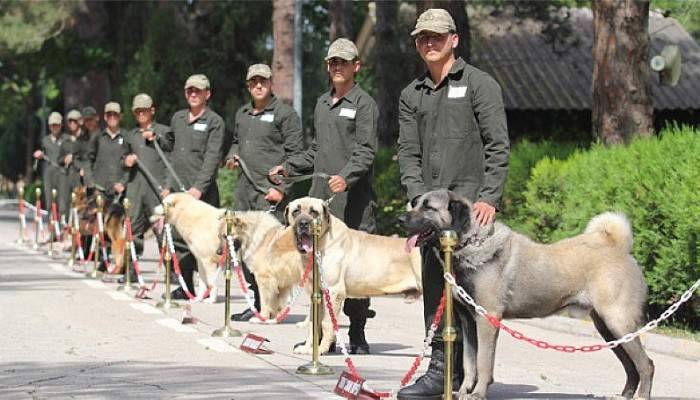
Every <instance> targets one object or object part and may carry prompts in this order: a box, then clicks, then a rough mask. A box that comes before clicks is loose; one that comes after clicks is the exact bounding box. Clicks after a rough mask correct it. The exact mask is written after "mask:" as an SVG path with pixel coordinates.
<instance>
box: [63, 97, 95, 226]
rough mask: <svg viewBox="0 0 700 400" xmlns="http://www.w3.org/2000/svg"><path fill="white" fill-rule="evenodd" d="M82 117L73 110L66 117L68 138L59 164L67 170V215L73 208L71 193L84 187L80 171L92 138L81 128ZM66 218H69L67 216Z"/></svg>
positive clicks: (65, 206) (64, 199)
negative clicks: (79, 187) (77, 188)
mask: <svg viewBox="0 0 700 400" xmlns="http://www.w3.org/2000/svg"><path fill="white" fill-rule="evenodd" d="M81 118H82V115H81V114H80V111H78V110H71V111H69V112H68V114H67V115H66V120H67V121H68V122H67V125H68V135H69V136H68V138H67V140H66V141H65V142H64V143H63V146H61V156H60V157H59V160H58V163H59V164H60V165H61V166H63V167H65V168H66V169H67V171H66V173H67V174H68V176H67V178H66V192H65V193H63V194H62V197H63V198H62V199H61V203H62V204H63V211H64V212H65V213H66V214H67V213H68V212H69V210H70V207H71V193H73V190H75V188H76V187H78V186H82V179H81V176H80V170H81V169H82V168H83V163H84V162H85V150H86V149H87V146H88V141H89V140H90V137H89V136H88V134H87V133H86V132H85V131H83V129H82V128H81V126H80V120H81ZM66 218H68V216H67V215H66Z"/></svg>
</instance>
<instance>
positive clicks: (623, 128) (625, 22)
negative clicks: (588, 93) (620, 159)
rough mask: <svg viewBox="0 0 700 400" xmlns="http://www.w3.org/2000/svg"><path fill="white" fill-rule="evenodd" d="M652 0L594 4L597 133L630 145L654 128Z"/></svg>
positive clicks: (609, 141) (606, 0)
mask: <svg viewBox="0 0 700 400" xmlns="http://www.w3.org/2000/svg"><path fill="white" fill-rule="evenodd" d="M648 58H649V1H642V0H594V1H593V98H592V100H593V101H592V126H593V135H594V136H596V137H599V138H601V139H602V140H603V142H604V143H606V144H617V143H628V142H629V141H630V140H631V139H632V138H633V137H634V136H637V135H640V136H648V135H650V134H651V133H652V129H653V112H654V109H653V105H652V97H651V94H652V92H651V73H650V71H649V63H648Z"/></svg>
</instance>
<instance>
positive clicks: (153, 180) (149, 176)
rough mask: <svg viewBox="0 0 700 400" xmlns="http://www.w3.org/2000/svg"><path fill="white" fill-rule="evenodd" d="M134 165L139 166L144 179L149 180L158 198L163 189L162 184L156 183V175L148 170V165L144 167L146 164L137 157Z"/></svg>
mask: <svg viewBox="0 0 700 400" xmlns="http://www.w3.org/2000/svg"><path fill="white" fill-rule="evenodd" d="M136 166H137V167H138V168H139V171H141V173H143V176H145V177H146V180H147V181H148V182H150V184H151V185H150V186H151V189H153V190H154V191H156V196H157V197H158V198H160V193H161V192H162V191H163V186H162V185H161V184H160V183H158V180H157V179H156V177H155V176H153V174H152V173H151V171H149V170H148V167H146V164H144V163H142V162H141V160H139V159H138V158H137V159H136Z"/></svg>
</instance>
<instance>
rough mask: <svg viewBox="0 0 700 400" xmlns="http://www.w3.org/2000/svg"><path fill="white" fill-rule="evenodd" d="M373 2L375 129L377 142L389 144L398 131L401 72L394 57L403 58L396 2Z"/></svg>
mask: <svg viewBox="0 0 700 400" xmlns="http://www.w3.org/2000/svg"><path fill="white" fill-rule="evenodd" d="M375 4H376V14H377V23H376V25H375V26H374V35H375V39H376V45H375V49H374V60H375V63H374V78H375V82H376V85H377V91H376V93H377V94H376V99H377V105H378V107H379V122H378V124H377V131H378V132H377V133H378V135H379V144H380V146H382V147H390V146H392V145H394V144H395V143H396V140H397V138H398V134H399V115H398V114H399V95H400V93H401V84H402V79H401V78H402V74H401V73H399V71H397V63H396V61H397V60H401V59H402V58H403V55H402V54H401V48H400V45H399V43H400V40H399V33H398V25H399V24H398V10H399V3H398V1H396V0H386V1H378V2H376V3H375Z"/></svg>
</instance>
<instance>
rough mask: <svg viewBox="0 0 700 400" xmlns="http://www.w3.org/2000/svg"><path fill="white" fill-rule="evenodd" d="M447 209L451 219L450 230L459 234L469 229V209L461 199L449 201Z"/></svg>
mask: <svg viewBox="0 0 700 400" xmlns="http://www.w3.org/2000/svg"><path fill="white" fill-rule="evenodd" d="M448 208H449V211H450V216H451V217H452V226H451V228H452V230H454V231H455V232H458V233H459V232H464V230H465V229H466V228H469V223H470V222H471V209H470V207H469V204H468V203H466V202H465V201H463V200H461V199H450V203H449V206H448Z"/></svg>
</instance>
